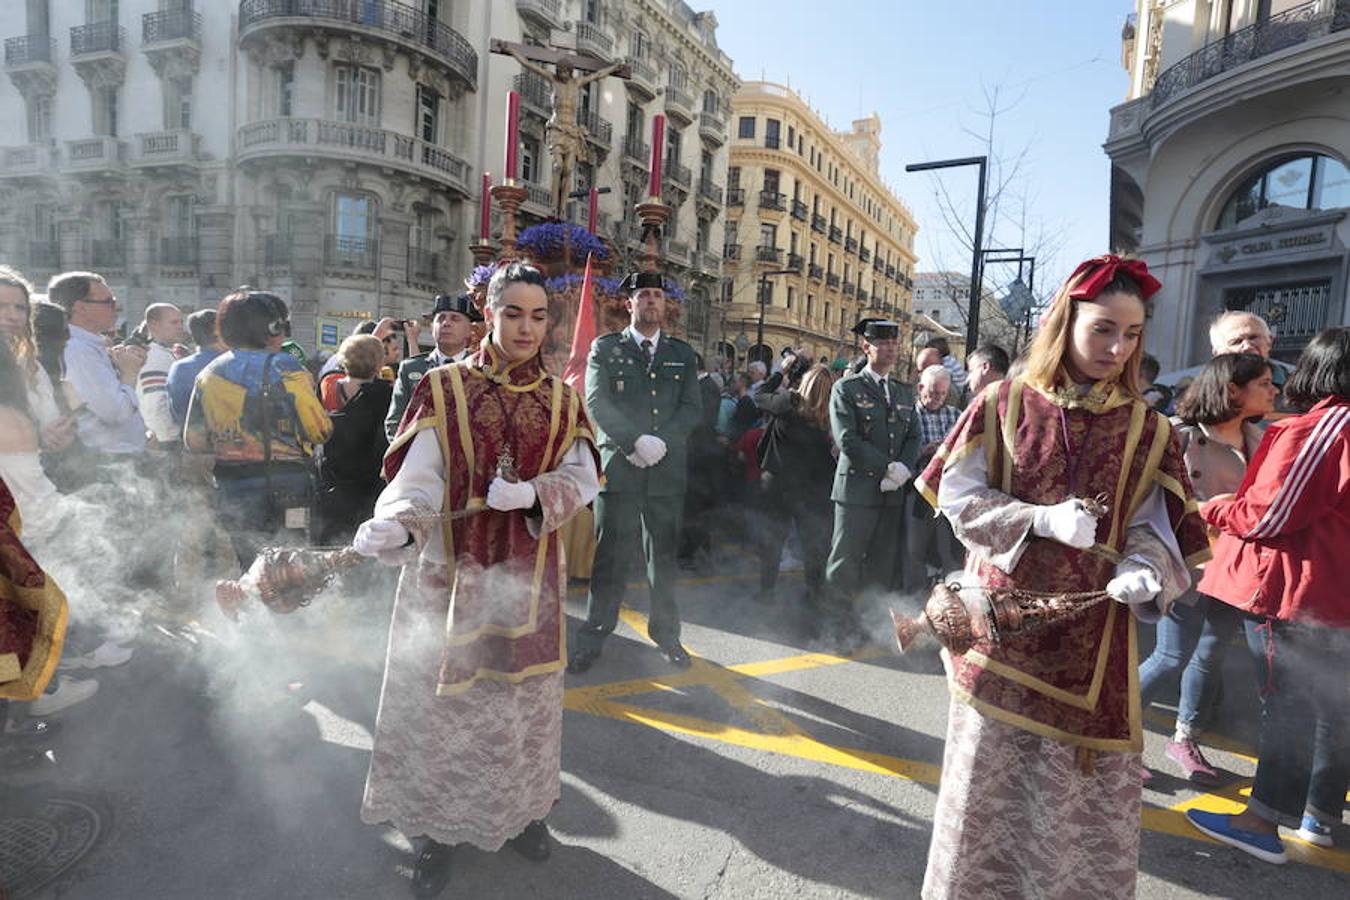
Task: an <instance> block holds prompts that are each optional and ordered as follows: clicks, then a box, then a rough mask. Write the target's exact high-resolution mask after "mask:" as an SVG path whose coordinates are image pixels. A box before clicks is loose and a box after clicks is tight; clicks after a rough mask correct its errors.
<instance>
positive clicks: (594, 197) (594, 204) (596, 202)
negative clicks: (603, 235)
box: [586, 188, 600, 234]
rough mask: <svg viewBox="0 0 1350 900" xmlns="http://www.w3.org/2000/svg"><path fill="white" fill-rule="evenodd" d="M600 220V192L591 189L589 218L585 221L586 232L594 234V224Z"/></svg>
mask: <svg viewBox="0 0 1350 900" xmlns="http://www.w3.org/2000/svg"><path fill="white" fill-rule="evenodd" d="M599 218H600V192H599V191H597V190H596V189H595V188H591V209H590V216H589V217H588V218H587V220H586V230H587V231H589V232H590V233H591V234H595V223H596V221H597V220H598V219H599Z"/></svg>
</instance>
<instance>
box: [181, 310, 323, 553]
mask: <svg viewBox="0 0 1350 900" xmlns="http://www.w3.org/2000/svg"><path fill="white" fill-rule="evenodd" d="M285 310H286V307H285V304H284V303H282V301H281V300H280V298H278V297H277V296H276V295H274V294H269V293H266V292H264V291H250V290H238V291H236V292H235V293H233V294H230V295H229V296H228V297H226V298H225V299H224V300H222V301H221V303H220V309H219V311H218V313H217V323H218V325H219V328H220V336H221V338H222V340H224V342H225V344H226V346H228V347H229V348H230V349H229V350H228V351H226V352H225V353H222V354H221V355H220V356H218V357H216V358H215V359H214V360H212V361H211V362H210V364H209V365H207V367H206V368H205V369H203V370H202V372H201V374H200V375H198V376H197V379H196V383H195V384H194V386H193V389H192V399H191V400H190V401H189V403H188V416H187V425H186V428H185V429H184V442H185V444H186V447H187V449H188V451H190V452H192V453H203V454H212V455H213V456H214V458H215V465H214V470H213V471H214V474H215V479H216V503H217V509H218V512H219V514H220V518H221V523H222V524H223V525H224V526H225V528H226V529H227V530H228V531H229V532H230V538H231V540H232V542H233V543H234V548H235V554H236V556H237V557H238V559H239V564H240V565H241V566H242V567H244V568H247V567H248V566H249V565H250V564H252V562H253V558H254V557H255V556H256V555H257V552H258V550H259V549H260V548H261V546H262V545H263V542H264V541H265V540H267V539H269V538H270V537H271V536H273V535H275V534H276V533H278V532H279V531H281V530H283V529H288V528H290V529H294V528H305V527H307V526H308V512H309V510H310V508H311V507H312V505H313V494H314V489H313V476H312V474H311V470H310V458H311V455H312V452H313V448H314V447H315V446H317V445H318V444H322V443H323V442H324V441H326V440H328V438H329V436H330V435H331V434H332V428H333V426H332V423H331V422H330V421H329V419H328V414H327V413H326V412H324V410H323V407H322V406H321V405H320V403H319V401H318V400H317V399H316V398H315V396H314V382H313V381H312V380H311V379H310V377H309V373H308V372H307V371H305V368H304V367H303V366H301V365H300V363H299V362H297V361H296V359H295V358H294V357H293V356H291V355H290V354H288V353H283V352H281V351H280V350H279V349H275V345H278V344H279V340H278V339H280V340H283V341H284V340H285V336H286V332H287V331H288V329H289V323H288V321H287V320H286V312H285Z"/></svg>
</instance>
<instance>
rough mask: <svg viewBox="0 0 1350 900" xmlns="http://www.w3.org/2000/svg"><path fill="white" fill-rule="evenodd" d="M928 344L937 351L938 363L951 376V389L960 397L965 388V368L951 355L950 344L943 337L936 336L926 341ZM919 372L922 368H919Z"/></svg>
mask: <svg viewBox="0 0 1350 900" xmlns="http://www.w3.org/2000/svg"><path fill="white" fill-rule="evenodd" d="M928 346H929V347H931V348H932V349H934V350H936V351H937V352H938V363H939V364H941V365H942V366H943V367H944V368H945V369H946V370H947V373H948V374H949V375H951V377H952V384H951V386H952V389H954V391H955V393H956V396H958V397H960V396H961V395H962V394H964V393H965V390H966V368H965V366H963V365H961V363H959V362H957V360H956V357H955V356H952V348H951V345H950V344H948V343H947V339H946V338H944V337H936V338H933V339H932V340H931V341H929V342H928ZM925 368H926V367H925ZM919 371H920V372H922V371H923V369H922V368H921V369H919Z"/></svg>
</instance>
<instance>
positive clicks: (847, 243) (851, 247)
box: [844, 237, 858, 253]
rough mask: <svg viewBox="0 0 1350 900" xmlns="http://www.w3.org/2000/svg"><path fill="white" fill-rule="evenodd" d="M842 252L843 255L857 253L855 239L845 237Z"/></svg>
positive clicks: (856, 240)
mask: <svg viewBox="0 0 1350 900" xmlns="http://www.w3.org/2000/svg"><path fill="white" fill-rule="evenodd" d="M844 252H845V253H857V252H858V239H857V238H853V237H846V238H844Z"/></svg>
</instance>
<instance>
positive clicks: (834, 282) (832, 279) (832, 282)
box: [825, 272, 840, 288]
mask: <svg viewBox="0 0 1350 900" xmlns="http://www.w3.org/2000/svg"><path fill="white" fill-rule="evenodd" d="M839 282H840V278H839V273H837V272H826V273H825V286H826V287H831V288H837V287H839Z"/></svg>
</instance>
